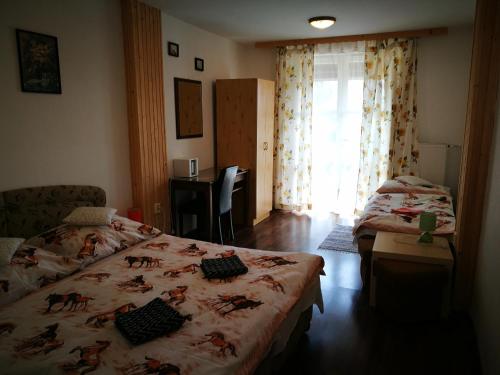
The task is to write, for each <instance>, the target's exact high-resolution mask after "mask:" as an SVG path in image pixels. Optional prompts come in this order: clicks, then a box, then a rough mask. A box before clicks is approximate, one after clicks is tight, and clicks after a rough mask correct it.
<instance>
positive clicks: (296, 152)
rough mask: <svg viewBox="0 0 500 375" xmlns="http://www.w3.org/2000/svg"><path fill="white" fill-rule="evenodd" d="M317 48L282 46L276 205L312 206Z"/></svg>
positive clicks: (278, 83) (278, 76) (278, 79)
mask: <svg viewBox="0 0 500 375" xmlns="http://www.w3.org/2000/svg"><path fill="white" fill-rule="evenodd" d="M313 59H314V47H313V46H293V47H285V48H279V49H278V57H277V69H276V108H275V127H274V145H275V146H274V207H275V208H281V209H287V210H302V209H309V208H310V207H311V200H312V197H311V168H312V149H311V138H312V97H313V79H314V71H313V70H314V61H313Z"/></svg>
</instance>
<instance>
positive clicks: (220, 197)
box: [179, 166, 238, 245]
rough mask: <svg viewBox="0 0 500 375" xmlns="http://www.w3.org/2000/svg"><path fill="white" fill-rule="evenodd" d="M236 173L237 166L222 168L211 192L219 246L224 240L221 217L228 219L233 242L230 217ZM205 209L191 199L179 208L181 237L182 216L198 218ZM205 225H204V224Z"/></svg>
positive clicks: (202, 205) (200, 203)
mask: <svg viewBox="0 0 500 375" xmlns="http://www.w3.org/2000/svg"><path fill="white" fill-rule="evenodd" d="M237 172H238V166H231V167H227V168H224V169H222V170H221V171H220V173H219V176H218V178H217V181H216V182H215V184H214V190H213V200H214V204H213V210H214V212H213V216H214V217H217V220H216V221H215V224H216V225H217V227H218V232H219V240H220V241H219V242H220V243H221V245H223V244H224V239H223V236H222V222H221V218H222V216H225V215H227V216H228V217H229V226H230V230H231V240H232V241H234V238H235V237H234V228H233V215H232V194H233V188H234V180H235V179H236V173H237ZM205 209H206V204H205V202H204V201H203V200H202V199H200V198H197V199H193V200H191V201H189V202H187V203H186V204H183V205H182V206H181V207H180V208H179V232H180V233H179V234H180V236H181V237H182V235H183V216H184V214H190V215H197V216H199V215H200V213H201V212H202V210H205ZM205 225H206V223H205Z"/></svg>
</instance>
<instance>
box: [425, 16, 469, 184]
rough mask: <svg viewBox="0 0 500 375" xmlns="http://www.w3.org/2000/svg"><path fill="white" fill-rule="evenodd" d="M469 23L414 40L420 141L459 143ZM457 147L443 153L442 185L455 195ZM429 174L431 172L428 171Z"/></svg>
mask: <svg viewBox="0 0 500 375" xmlns="http://www.w3.org/2000/svg"><path fill="white" fill-rule="evenodd" d="M471 53H472V25H471V26H469V27H460V28H450V29H449V33H448V35H444V36H437V37H431V38H421V39H419V41H418V52H417V58H418V69H417V108H418V111H417V124H418V127H419V132H420V137H419V138H420V142H422V143H441V144H449V145H460V146H461V145H462V143H463V137H464V129H465V113H466V110H467V93H468V87H469V70H470V61H471ZM460 151H461V148H457V147H453V148H450V149H448V152H447V170H446V175H445V176H444V177H445V185H447V186H451V188H452V192H453V193H454V194H456V190H457V184H458V176H459V169H460ZM431 174H432V173H431Z"/></svg>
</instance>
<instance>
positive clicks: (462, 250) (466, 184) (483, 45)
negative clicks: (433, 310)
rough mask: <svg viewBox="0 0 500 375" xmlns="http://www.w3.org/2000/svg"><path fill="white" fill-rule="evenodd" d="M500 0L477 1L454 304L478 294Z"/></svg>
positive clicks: (464, 304) (499, 50) (499, 66)
mask: <svg viewBox="0 0 500 375" xmlns="http://www.w3.org/2000/svg"><path fill="white" fill-rule="evenodd" d="M499 61H500V1H499V0H477V2H476V15H475V20H474V37H473V46H472V63H471V70H470V81H469V97H468V104H467V115H466V124H465V134H464V143H463V151H462V163H461V170H460V181H459V189H458V198H457V226H456V242H455V243H456V250H457V253H456V275H455V289H454V306H455V307H456V308H458V309H466V308H468V306H469V303H470V301H471V297H472V293H473V285H474V280H475V272H476V260H477V255H478V250H479V246H480V239H481V232H482V220H483V210H484V205H485V204H487V202H485V194H486V186H487V182H488V177H489V174H490V157H491V151H492V150H491V149H492V147H491V146H492V140H493V135H494V129H495V122H496V111H497V103H498V98H497V95H498V81H499V71H500V63H499Z"/></svg>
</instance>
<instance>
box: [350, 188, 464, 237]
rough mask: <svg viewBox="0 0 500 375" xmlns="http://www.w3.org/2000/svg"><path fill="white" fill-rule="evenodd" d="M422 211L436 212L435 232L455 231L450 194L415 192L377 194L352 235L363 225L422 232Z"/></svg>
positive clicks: (407, 231) (395, 230) (381, 228)
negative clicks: (420, 224)
mask: <svg viewBox="0 0 500 375" xmlns="http://www.w3.org/2000/svg"><path fill="white" fill-rule="evenodd" d="M422 211H427V212H434V213H435V214H436V217H437V222H436V230H435V231H434V234H436V235H450V234H453V233H454V232H455V215H454V213H453V203H452V201H451V196H450V195H435V194H413V193H391V194H388V193H387V194H377V193H375V194H374V195H373V196H372V197H371V198H370V200H369V201H368V203H367V205H366V207H365V211H364V212H363V214H362V215H361V217H360V218H359V220H358V222H357V224H356V225H355V226H354V228H353V234H354V235H356V233H357V232H358V231H360V230H361V229H363V228H366V229H372V230H377V231H386V232H397V233H413V234H420V232H421V231H420V229H419V223H420V213H421V212H422Z"/></svg>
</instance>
